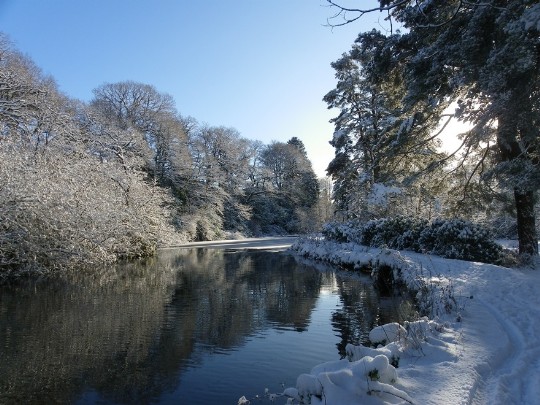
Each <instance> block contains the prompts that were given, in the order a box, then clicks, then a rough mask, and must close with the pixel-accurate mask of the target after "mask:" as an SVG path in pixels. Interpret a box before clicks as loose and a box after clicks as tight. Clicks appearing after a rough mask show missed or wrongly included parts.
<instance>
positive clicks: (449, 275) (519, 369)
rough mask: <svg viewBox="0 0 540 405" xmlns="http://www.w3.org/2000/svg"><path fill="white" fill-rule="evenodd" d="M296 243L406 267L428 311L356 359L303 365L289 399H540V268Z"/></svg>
mask: <svg viewBox="0 0 540 405" xmlns="http://www.w3.org/2000/svg"><path fill="white" fill-rule="evenodd" d="M293 249H294V250H296V252H297V253H298V254H301V255H303V256H307V257H310V258H314V259H317V260H325V261H328V262H332V263H335V264H340V265H346V266H347V267H353V266H354V267H357V268H358V267H361V266H364V265H367V264H373V263H379V264H387V265H389V266H391V267H393V268H395V269H397V268H399V269H400V274H399V277H400V278H401V279H402V280H403V281H404V282H405V283H406V284H407V285H409V287H411V288H416V289H420V290H421V291H423V294H424V302H425V303H428V304H427V305H428V307H427V309H428V310H429V314H430V319H429V321H428V320H427V319H425V320H423V321H420V322H417V323H414V324H409V325H404V326H405V327H406V329H399V331H401V332H400V333H397V334H396V336H395V339H393V338H391V337H389V339H388V340H387V342H386V343H388V341H391V340H394V342H393V343H390V344H389V345H388V344H387V346H386V347H382V348H381V349H379V350H378V351H373V350H372V349H369V348H362V347H349V351H350V358H351V360H353V361H352V362H349V361H348V360H347V359H344V360H341V361H334V362H330V363H326V364H322V365H319V366H317V367H315V368H314V369H313V370H311V371H309V370H306V374H305V375H302V376H299V379H298V383H297V387H291V388H290V389H287V390H285V394H288V396H289V398H295V399H294V400H292V399H289V401H290V402H291V403H297V402H298V401H299V400H300V399H304V400H306V402H307V397H308V396H309V397H310V398H309V399H310V401H311V404H318V403H320V404H326V405H331V404H340V405H341V404H405V403H414V404H452V405H453V404H490V405H491V404H540V322H539V320H540V293H539V291H538V290H539V288H540V271H538V270H533V269H530V268H522V269H508V268H503V267H499V266H495V265H488V264H483V263H473V262H465V261H459V260H448V259H442V258H439V257H434V256H427V255H422V254H417V253H411V252H397V251H390V250H381V249H369V248H366V247H363V246H359V245H354V244H338V243H332V242H324V241H317V240H302V241H300V242H298V243H297V244H295V245H293ZM396 275H397V274H396ZM429 303H432V304H433V305H430V304H429ZM395 327H396V326H395V325H393V326H392V325H389V326H388V327H387V329H386V331H383V332H382V333H384V334H386V335H388V336H390V335H389V331H390V330H391V329H392V328H395ZM374 333H375V335H376V334H377V333H378V334H379V335H380V333H381V331H380V330H379V331H378V332H374ZM381 354H382V355H384V356H385V358H386V359H388V361H386V360H385V359H384V358H382V357H380V356H379V357H377V355H381ZM364 356H369V357H364ZM397 357H399V365H398V368H397V369H396V370H395V371H396V374H397V378H395V376H394V374H393V373H394V371H393V370H392V366H389V363H392V362H394V363H395V364H397V362H396V359H397ZM362 358H363V359H362ZM374 365H375V366H376V367H375V366H374ZM373 369H377V372H376V373H375V372H374V371H373ZM383 374H384V375H383ZM239 403H240V402H239Z"/></svg>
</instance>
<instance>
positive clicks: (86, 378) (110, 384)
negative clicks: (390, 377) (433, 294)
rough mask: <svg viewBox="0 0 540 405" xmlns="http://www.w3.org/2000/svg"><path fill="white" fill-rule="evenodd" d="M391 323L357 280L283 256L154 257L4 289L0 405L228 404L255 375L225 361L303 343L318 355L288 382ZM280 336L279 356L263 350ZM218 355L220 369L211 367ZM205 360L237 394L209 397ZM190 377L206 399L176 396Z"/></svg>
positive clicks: (200, 252)
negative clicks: (201, 386)
mask: <svg viewBox="0 0 540 405" xmlns="http://www.w3.org/2000/svg"><path fill="white" fill-rule="evenodd" d="M325 296H328V297H334V301H332V300H331V299H330V300H328V299H329V298H325ZM392 307H393V305H392ZM393 313H394V315H392V314H393ZM393 316H395V311H394V310H393V309H391V310H386V311H384V310H382V309H381V308H380V306H379V305H378V297H377V295H376V293H375V291H374V290H373V288H372V287H371V285H370V284H366V283H365V280H359V279H355V278H351V277H346V276H345V277H343V276H340V275H337V276H336V274H335V273H334V272H332V271H328V270H326V271H319V270H316V269H314V268H312V267H311V266H309V265H307V264H304V263H299V262H297V261H296V259H295V258H294V257H292V256H289V255H286V254H283V253H271V252H256V253H249V252H226V251H223V250H205V249H192V250H188V249H185V250H169V251H163V252H162V253H161V254H160V255H159V256H158V257H157V258H153V259H149V260H146V261H144V262H140V263H132V264H130V265H126V266H122V267H118V268H107V269H103V270H101V271H97V272H94V273H92V274H71V275H69V276H66V277H63V278H62V279H57V280H47V281H41V282H39V281H36V282H29V283H26V284H24V285H17V286H9V287H8V286H5V287H2V288H1V289H0V358H1V361H0V403H17V402H24V403H77V402H78V403H94V402H102V403H165V402H168V401H174V402H176V403H183V401H182V400H180V399H181V398H185V396H186V395H189V396H190V403H209V402H211V399H212V400H216V399H220V400H221V401H222V402H223V403H229V402H230V400H232V399H234V398H236V400H237V399H238V397H239V396H241V395H240V394H242V395H244V394H245V393H246V392H244V391H240V392H239V391H238V389H240V388H242V387H243V388H251V387H250V386H251V385H254V384H255V382H254V380H253V381H252V380H249V378H255V377H250V375H249V373H251V374H254V373H253V371H254V370H240V369H242V368H246V366H245V365H243V364H244V363H240V360H237V359H236V360H235V359H233V357H234V356H230V355H229V354H230V353H232V352H245V353H244V356H246V357H249V358H251V359H256V358H258V357H257V356H258V354H257V353H258V352H265V353H269V354H270V356H278V354H279V355H280V356H282V357H280V360H279V361H280V362H281V363H285V362H288V361H289V360H290V359H291V358H296V357H295V356H297V355H298V354H297V353H292V351H293V350H296V351H299V349H298V348H294V349H293V348H289V349H290V350H291V352H288V350H289V349H288V347H287V346H291V347H292V346H294V344H295V343H294V341H293V339H292V338H290V337H291V336H292V337H294V338H295V339H296V337H301V339H299V340H298V342H299V343H298V345H299V347H303V346H305V347H307V348H311V349H312V350H311V351H313V352H317V353H315V354H313V356H312V357H309V356H310V355H308V354H306V353H307V352H308V351H307V350H306V353H302V354H301V355H298V356H297V357H298V359H297V362H298V363H299V364H297V365H296V366H294V367H293V366H292V365H290V364H286V365H283V364H280V365H279V367H280V373H282V370H281V369H283V368H287V370H288V371H289V372H290V374H291V375H294V376H296V375H297V373H298V370H300V372H305V371H308V370H309V368H310V367H311V366H312V365H314V364H311V363H310V362H309V361H313V362H315V363H316V362H320V361H324V360H331V359H332V357H331V356H332V353H331V350H326V349H324V347H326V346H322V345H323V344H330V345H334V352H335V355H336V358H337V357H338V356H339V354H338V350H336V349H335V346H336V345H337V347H338V349H339V351H341V353H343V352H342V350H343V348H344V345H345V344H346V343H347V342H349V341H359V340H360V341H361V340H362V339H365V337H366V336H367V335H366V333H367V332H368V331H369V329H370V328H371V327H372V326H374V325H375V324H378V322H380V321H383V320H384V321H387V320H393V319H391V318H392V317H393ZM386 318H388V319H386ZM319 323H320V324H321V325H322V326H321V325H319ZM323 324H324V325H326V324H328V328H327V329H325V326H324V325H323ZM284 333H288V334H290V335H287V336H288V338H287V339H289V340H288V341H287V342H288V343H287V346H283V343H279V345H280V346H279V347H278V346H272V342H274V341H275V342H277V341H278V339H279V338H280V336H279V334H284ZM335 335H337V336H335ZM274 336H276V338H275V339H274ZM259 341H263V342H264V345H259ZM280 342H281V341H280ZM328 342H330V343H328ZM289 343H290V344H289ZM249 350H253V351H254V352H253V353H252V352H249ZM257 351H258V352H257ZM319 352H323V353H319ZM224 353H225V354H227V355H229V358H227V359H226V360H223V359H224V358H223V357H219V356H222V355H223V354H224ZM317 356H319V357H317ZM324 356H325V357H324ZM237 357H241V355H240V354H239V355H238V356H237ZM210 358H211V359H213V360H212V361H216V359H217V358H220V359H221V360H220V364H221V365H220V366H219V367H221V368H222V369H220V370H218V374H219V373H221V374H223V375H228V377H229V378H231V381H234V379H240V378H241V379H242V381H240V383H241V384H243V386H234V385H233V384H232V383H229V386H228V387H224V388H223V387H221V388H219V389H218V388H216V385H217V384H215V385H214V386H210V383H208V381H210V379H211V375H213V374H212V373H214V374H216V370H215V368H216V367H217V366H216V365H215V364H214V365H213V366H210V367H213V368H214V369H213V370H212V369H210V370H208V371H207V372H206V371H205V370H206V369H207V368H208V367H207V366H206V364H207V363H208V362H209V361H210V360H208V359H210ZM308 360H309V361H308ZM242 361H244V362H246V361H247V360H242ZM260 361H261V362H264V361H265V360H260ZM235 362H236V363H235ZM249 364H251V363H249ZM267 366H268V367H271V366H272V363H271V362H269V364H267ZM250 367H252V366H250ZM295 367H296V368H295ZM194 369H197V370H198V371H199V373H202V377H198V378H199V379H203V380H205V381H204V382H206V384H207V385H208V389H207V390H206V391H208V392H198V391H201V390H200V389H198V390H197V392H195V391H194V390H195V388H193V389H192V390H190V385H193V386H194V385H196V384H195V383H193V384H189V385H186V384H185V381H188V380H190V378H194V377H192V376H191V374H190V373H193V372H192V371H191V370H194ZM201 370H202V371H201ZM244 371H246V372H247V377H246V376H242V377H241V375H242V372H244ZM273 372H274V373H275V371H273ZM205 373H206V374H205ZM223 375H221V376H218V377H219V378H220V379H221V380H222V379H223ZM270 375H271V374H266V377H265V378H274V377H269V376H270ZM218 377H216V378H218ZM246 379H248V380H246ZM257 384H258V382H257ZM223 389H225V390H229V391H231V392H219V390H223ZM262 389H263V386H260V387H259V386H257V387H255V388H253V390H254V392H257V391H258V392H259V393H261V392H262V391H261V390H262ZM212 390H214V391H216V392H212ZM197 393H198V394H201V395H200V397H197Z"/></svg>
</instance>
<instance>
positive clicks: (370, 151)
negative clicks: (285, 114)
mask: <svg viewBox="0 0 540 405" xmlns="http://www.w3.org/2000/svg"><path fill="white" fill-rule="evenodd" d="M395 41H396V38H395V37H390V38H387V37H385V36H384V35H382V34H381V33H379V32H377V31H372V32H368V33H364V34H360V35H359V36H358V39H357V40H356V42H355V44H354V45H353V48H352V50H351V51H350V52H349V53H347V54H344V55H343V56H342V57H341V58H340V59H339V60H338V61H336V62H334V63H332V67H333V68H334V69H335V70H336V78H337V79H338V83H337V86H336V88H335V89H334V90H332V91H330V92H329V93H328V94H327V95H326V96H325V97H324V101H326V102H327V103H328V107H329V108H337V109H339V110H340V113H339V115H338V116H337V117H336V118H334V119H332V120H331V122H333V123H334V125H335V132H334V136H333V139H332V141H331V142H330V144H331V145H332V146H334V148H335V149H336V152H335V153H336V155H335V158H334V160H332V162H330V164H329V166H328V169H327V172H328V174H329V175H331V176H332V178H333V179H334V180H335V182H336V184H335V188H334V192H335V199H336V203H337V207H338V209H339V210H340V212H342V213H344V214H345V215H347V216H355V217H357V216H360V217H363V218H365V219H369V218H370V217H372V216H376V215H377V214H379V213H378V212H377V211H378V207H377V206H378V205H380V204H378V203H377V199H375V198H373V195H374V194H378V195H379V196H380V195H381V193H380V192H381V190H382V189H386V190H394V191H397V190H398V189H397V188H396V187H400V188H403V190H400V194H403V193H405V190H404V189H405V188H407V189H408V190H410V189H411V187H412V185H414V186H417V187H420V185H421V183H422V181H419V180H420V179H421V178H420V177H419V176H418V173H424V174H425V173H427V170H426V169H427V168H428V167H431V166H432V165H433V163H434V162H435V161H436V160H438V159H440V158H441V156H442V155H441V154H440V153H439V152H438V151H437V147H438V142H437V140H436V138H435V137H433V136H432V131H433V129H434V126H435V125H434V121H432V120H430V117H431V115H432V114H433V113H434V110H435V109H432V110H431V111H430V113H429V114H416V115H414V116H412V117H407V116H406V115H404V114H403V109H402V107H401V103H400V101H401V97H402V96H403V94H404V86H403V79H402V75H401V72H399V70H398V69H396V66H398V64H397V61H396V60H395V58H394V57H393V55H392V53H391V52H389V50H390V46H391V45H392V44H393V43H394V42H395ZM424 177H425V176H423V177H422V178H424ZM413 178H414V180H416V181H412V180H413ZM424 183H426V182H425V181H424ZM424 188H426V187H425V185H424ZM416 214H417V215H418V214H420V213H419V212H416Z"/></svg>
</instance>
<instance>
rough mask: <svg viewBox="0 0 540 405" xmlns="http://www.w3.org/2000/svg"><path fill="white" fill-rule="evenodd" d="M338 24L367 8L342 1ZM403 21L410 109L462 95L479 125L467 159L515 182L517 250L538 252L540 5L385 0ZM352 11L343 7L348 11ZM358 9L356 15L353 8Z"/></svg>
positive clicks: (398, 55)
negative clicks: (490, 160) (350, 5)
mask: <svg viewBox="0 0 540 405" xmlns="http://www.w3.org/2000/svg"><path fill="white" fill-rule="evenodd" d="M329 3H331V4H332V5H334V6H336V7H338V8H339V12H338V14H337V15H338V16H339V15H341V16H345V19H344V20H340V21H339V22H338V25H339V24H347V23H349V22H352V21H354V20H356V19H357V18H359V17H361V16H362V15H364V14H365V13H368V12H372V11H375V10H367V9H365V10H363V9H360V8H358V9H356V10H351V9H350V8H347V9H345V8H343V7H340V6H339V5H338V4H337V3H336V2H334V1H331V0H329ZM376 10H381V11H382V10H384V11H387V12H388V13H389V14H390V18H391V19H394V20H396V21H397V22H398V23H399V24H402V25H403V26H404V27H405V28H406V29H407V32H406V33H404V34H401V35H399V37H398V40H397V41H393V43H394V45H393V47H392V49H391V52H392V54H393V55H394V58H395V60H396V61H397V62H398V63H399V69H400V71H401V72H402V74H403V78H404V83H405V88H406V93H405V97H404V98H403V100H402V103H403V108H404V111H405V112H406V113H408V114H409V116H411V117H412V116H414V115H415V114H418V113H420V112H421V113H423V114H425V113H426V112H427V111H429V110H430V109H432V108H435V112H436V113H437V114H435V115H434V116H433V119H436V118H437V115H439V116H440V114H441V112H442V108H443V107H446V106H448V105H449V104H450V103H451V102H452V101H455V100H457V101H458V108H457V110H456V116H457V117H458V118H460V119H462V120H465V121H468V122H470V123H471V124H472V125H473V128H472V130H471V131H469V132H468V133H467V134H465V135H464V137H463V139H462V145H463V148H464V152H463V155H462V156H461V158H462V159H472V158H474V159H476V162H475V163H474V166H473V167H476V168H477V169H476V170H480V169H481V168H482V167H484V165H485V163H486V162H487V160H488V159H492V160H493V161H494V162H496V163H495V165H494V166H493V167H491V170H489V171H488V170H485V172H484V176H482V177H483V178H484V179H485V178H488V179H489V178H494V179H496V180H497V181H498V183H499V186H500V187H506V188H507V189H510V190H512V192H513V195H514V205H515V209H516V218H517V229H518V238H519V251H520V253H523V254H533V255H535V254H538V238H537V234H536V227H535V220H536V218H535V203H536V200H537V190H538V188H539V187H540V172H539V164H538V163H539V153H540V152H539V148H540V145H539V136H538V135H539V129H540V122H539V117H540V114H539V108H540V80H539V66H540V40H539V38H540V5H538V2H537V1H535V0H504V1H503V0H486V1H482V2H477V1H464V0H448V1H442V0H437V1H424V2H418V1H413V0H408V1H407V0H406V1H403V0H381V1H380V8H378V9H376ZM345 11H346V12H347V14H344V12H345ZM354 11H356V13H357V14H356V15H354V14H351V12H354Z"/></svg>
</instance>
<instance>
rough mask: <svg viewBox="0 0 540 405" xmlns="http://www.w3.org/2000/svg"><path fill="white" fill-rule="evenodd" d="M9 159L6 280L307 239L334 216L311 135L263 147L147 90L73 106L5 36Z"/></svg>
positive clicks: (0, 271)
mask: <svg viewBox="0 0 540 405" xmlns="http://www.w3.org/2000/svg"><path fill="white" fill-rule="evenodd" d="M0 162H1V163H0V279H2V278H4V277H6V276H7V275H8V274H15V273H17V274H20V273H21V272H45V271H50V270H55V269H67V268H73V267H76V266H93V265H95V264H96V263H104V262H112V261H116V260H118V259H122V258H135V257H140V256H147V255H151V254H153V253H154V251H155V249H156V247H157V246H159V245H163V244H165V245H171V244H175V243H178V242H185V241H193V240H212V239H219V238H226V237H227V236H228V235H233V236H235V237H245V236H250V235H261V234H272V233H274V234H284V233H291V232H307V231H311V230H314V229H316V228H317V227H318V226H319V225H320V223H321V222H322V221H324V220H325V219H326V217H327V216H328V213H329V205H330V198H329V197H330V196H329V191H328V187H327V186H326V185H325V184H322V185H321V186H320V184H319V181H318V180H317V178H316V176H315V174H314V172H313V169H312V167H311V162H310V161H309V159H308V158H307V154H306V151H305V149H304V145H303V143H302V141H301V140H300V139H298V138H295V137H293V138H291V139H290V140H289V142H287V143H283V142H273V143H271V144H270V145H263V144H262V143H260V142H255V141H250V140H248V139H246V138H243V137H241V136H240V134H239V133H238V132H237V131H236V130H234V129H232V128H225V127H209V126H206V125H201V124H199V123H198V122H197V121H196V120H195V119H193V118H191V117H183V116H182V115H180V114H179V112H178V111H177V110H176V108H175V105H174V100H173V99H172V97H171V96H169V95H168V94H166V93H161V92H159V91H158V90H156V89H155V88H154V87H153V86H151V85H147V84H142V83H135V82H130V81H125V82H119V83H106V84H103V85H101V86H99V87H97V88H96V89H95V90H94V98H93V99H92V100H91V102H90V103H83V102H81V101H78V100H73V99H70V98H69V97H67V96H65V95H63V94H61V93H60V92H59V91H58V89H57V86H56V84H55V82H54V80H53V79H52V78H50V77H47V76H45V75H43V73H42V72H41V71H40V70H39V68H38V67H37V66H35V65H34V64H33V62H32V61H31V60H29V59H28V58H27V57H25V56H24V55H22V54H20V53H19V52H18V51H17V50H16V49H14V48H13V47H12V45H11V44H10V42H9V40H8V39H7V38H6V37H4V36H0ZM320 191H321V193H320ZM319 195H321V196H323V198H319Z"/></svg>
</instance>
